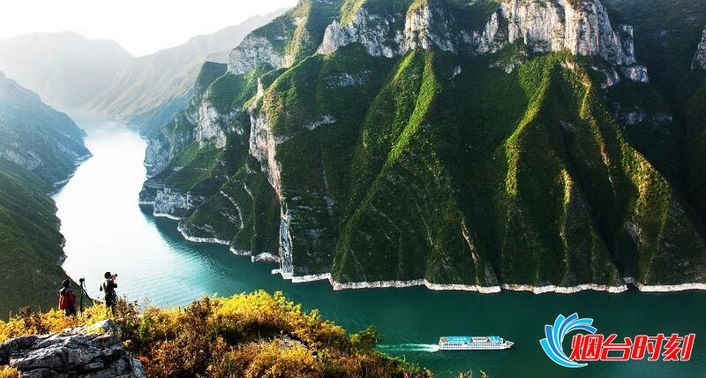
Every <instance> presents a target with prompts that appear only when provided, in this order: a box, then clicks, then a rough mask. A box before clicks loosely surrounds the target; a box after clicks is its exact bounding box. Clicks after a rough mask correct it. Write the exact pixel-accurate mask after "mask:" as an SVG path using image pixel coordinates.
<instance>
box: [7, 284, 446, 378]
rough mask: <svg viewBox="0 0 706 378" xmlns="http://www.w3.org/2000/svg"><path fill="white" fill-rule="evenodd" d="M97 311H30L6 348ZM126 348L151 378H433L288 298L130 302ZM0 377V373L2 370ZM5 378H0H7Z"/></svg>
mask: <svg viewBox="0 0 706 378" xmlns="http://www.w3.org/2000/svg"><path fill="white" fill-rule="evenodd" d="M106 314H107V312H106V309H105V306H103V305H96V306H93V307H90V308H88V309H87V311H85V312H84V314H82V315H80V316H78V317H65V316H64V315H63V313H61V312H58V311H54V310H52V311H50V312H47V313H31V312H26V313H22V314H19V315H18V316H16V317H13V318H12V319H11V320H10V321H9V322H0V342H2V341H4V340H6V339H8V338H12V337H17V336H21V335H27V334H38V333H47V332H59V331H61V330H63V329H64V328H67V327H76V326H81V325H87V324H91V323H95V322H97V321H100V320H102V319H104V318H105V316H106ZM110 317H111V318H113V320H114V321H115V322H116V323H117V324H118V325H119V326H120V328H121V335H120V336H121V338H122V340H123V343H124V344H125V346H126V348H127V349H128V350H130V351H131V352H132V353H134V354H135V355H136V356H137V357H138V359H139V360H140V361H142V363H143V365H144V367H145V371H146V373H147V375H148V376H150V377H194V376H203V377H302V378H306V377H321V376H329V377H350V376H353V377H430V376H431V375H432V374H431V372H429V371H428V370H425V369H421V368H419V367H417V366H413V365H410V364H408V363H406V362H404V361H402V360H399V359H395V358H390V357H388V356H385V355H383V354H381V353H379V352H376V351H374V350H372V349H373V347H374V346H375V344H376V343H377V342H379V341H381V340H382V337H381V336H380V334H379V333H378V331H377V330H376V329H375V327H370V328H368V329H366V330H364V331H361V332H359V333H357V334H354V335H352V336H351V337H350V338H349V337H348V336H347V335H346V332H345V330H344V329H343V328H341V327H339V326H337V325H336V324H334V323H332V322H329V321H326V320H323V319H322V318H321V316H320V314H319V313H318V311H316V310H313V311H311V312H308V313H307V312H304V311H303V310H302V309H301V306H300V305H296V304H294V303H293V302H290V301H288V300H287V299H286V298H285V297H284V296H283V295H282V293H279V292H278V293H275V294H274V295H270V294H268V293H266V292H264V291H258V292H255V293H252V294H240V295H235V296H233V297H230V298H206V297H205V298H202V299H200V300H197V301H195V302H193V303H192V304H191V305H189V306H187V307H185V308H177V309H172V310H162V309H157V308H147V309H144V310H143V311H141V312H140V311H138V307H137V304H136V303H130V302H127V301H125V300H124V299H123V300H121V301H120V303H119V304H118V305H117V306H116V310H115V313H114V314H111V316H110ZM0 372H1V371H0ZM3 377H4V376H0V378H3Z"/></svg>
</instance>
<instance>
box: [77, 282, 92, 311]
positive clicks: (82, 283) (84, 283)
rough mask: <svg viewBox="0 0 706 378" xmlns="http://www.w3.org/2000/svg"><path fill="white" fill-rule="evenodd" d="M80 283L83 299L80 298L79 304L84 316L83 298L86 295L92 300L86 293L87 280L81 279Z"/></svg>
mask: <svg viewBox="0 0 706 378" xmlns="http://www.w3.org/2000/svg"><path fill="white" fill-rule="evenodd" d="M78 282H79V284H80V288H81V297H80V299H79V302H78V303H79V308H80V309H81V313H82V314H83V296H84V294H85V295H86V297H88V298H90V297H89V296H88V293H86V279H85V278H80V279H79V280H78Z"/></svg>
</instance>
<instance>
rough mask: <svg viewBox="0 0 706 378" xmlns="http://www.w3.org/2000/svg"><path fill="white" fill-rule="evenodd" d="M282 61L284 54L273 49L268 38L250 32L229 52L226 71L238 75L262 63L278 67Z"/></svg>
mask: <svg viewBox="0 0 706 378" xmlns="http://www.w3.org/2000/svg"><path fill="white" fill-rule="evenodd" d="M284 61H285V58H284V56H282V55H281V54H280V53H279V52H277V50H275V48H274V46H273V45H272V43H271V42H270V40H269V39H267V38H265V37H261V36H257V35H253V34H251V35H249V36H248V37H247V38H245V40H244V41H243V42H242V43H241V44H240V45H239V46H238V47H236V48H235V49H234V50H233V51H232V52H231V53H230V56H229V57H228V71H229V72H230V73H232V74H235V75H240V74H244V73H248V72H250V71H252V70H254V69H255V68H256V67H258V66H259V65H262V64H267V65H270V66H271V67H274V68H279V67H282V65H283V63H284Z"/></svg>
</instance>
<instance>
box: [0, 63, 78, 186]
mask: <svg viewBox="0 0 706 378" xmlns="http://www.w3.org/2000/svg"><path fill="white" fill-rule="evenodd" d="M84 135H85V133H84V131H83V130H81V129H80V128H79V127H78V126H76V124H75V123H74V122H73V121H72V120H71V119H70V118H69V117H68V116H67V115H66V114H64V113H61V112H58V111H56V110H54V109H52V108H51V107H49V106H48V105H46V104H44V103H43V102H42V101H41V99H40V98H39V96H37V95H36V94H35V93H33V92H31V91H29V90H27V89H25V88H23V87H21V86H20V85H18V84H17V83H16V82H15V81H13V80H11V79H9V78H6V77H5V76H4V75H3V74H2V73H0V158H2V159H7V160H10V161H12V162H14V163H16V164H18V165H20V166H22V167H23V168H25V169H27V170H30V171H32V172H34V173H35V174H37V175H39V176H40V177H41V178H42V179H44V180H45V181H46V182H48V183H50V184H53V183H56V184H61V183H62V182H63V181H65V180H66V179H67V178H68V177H69V176H70V175H72V174H73V172H74V169H75V168H76V164H77V163H78V162H80V161H82V160H85V159H86V158H88V157H89V156H90V152H88V150H87V149H86V147H85V146H84V145H83V137H84Z"/></svg>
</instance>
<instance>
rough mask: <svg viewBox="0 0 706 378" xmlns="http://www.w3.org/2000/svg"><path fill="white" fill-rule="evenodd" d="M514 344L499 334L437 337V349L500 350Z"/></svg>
mask: <svg viewBox="0 0 706 378" xmlns="http://www.w3.org/2000/svg"><path fill="white" fill-rule="evenodd" d="M514 344H515V343H513V342H512V341H509V340H505V339H503V338H502V337H499V336H482V337H478V336H444V337H442V338H440V339H439V350H502V349H510V348H511V347H512V346H513V345H514Z"/></svg>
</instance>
